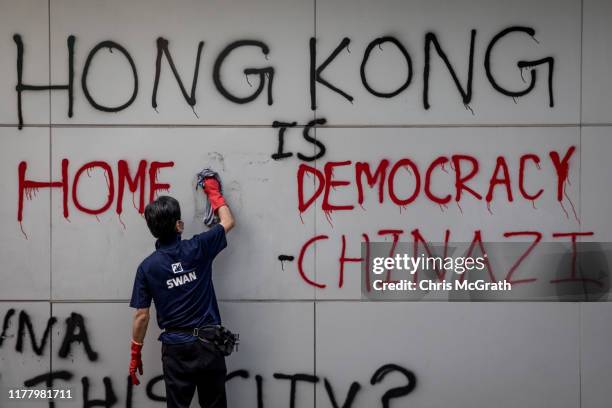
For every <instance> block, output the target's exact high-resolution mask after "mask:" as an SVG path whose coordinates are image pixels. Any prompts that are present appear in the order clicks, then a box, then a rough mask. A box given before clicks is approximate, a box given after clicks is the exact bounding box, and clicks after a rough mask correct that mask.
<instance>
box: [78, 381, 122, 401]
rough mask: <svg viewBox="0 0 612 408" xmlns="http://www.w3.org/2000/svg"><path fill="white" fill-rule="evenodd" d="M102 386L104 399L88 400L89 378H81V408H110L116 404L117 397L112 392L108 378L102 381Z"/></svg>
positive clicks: (111, 384) (111, 385) (111, 383)
mask: <svg viewBox="0 0 612 408" xmlns="http://www.w3.org/2000/svg"><path fill="white" fill-rule="evenodd" d="M102 383H103V384H104V399H89V378H87V377H83V378H81V384H82V385H83V408H91V407H104V408H111V407H112V406H113V405H115V404H116V403H117V396H116V395H115V392H114V391H113V382H112V381H111V379H110V378H109V377H104V378H103V379H102Z"/></svg>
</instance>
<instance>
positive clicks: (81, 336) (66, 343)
mask: <svg viewBox="0 0 612 408" xmlns="http://www.w3.org/2000/svg"><path fill="white" fill-rule="evenodd" d="M74 342H78V343H82V344H83V348H84V350H85V353H86V354H87V358H88V359H89V361H96V360H97V359H98V353H97V352H95V351H94V350H93V349H92V347H91V343H90V342H89V335H88V334H87V330H86V328H85V320H84V319H83V316H82V315H80V314H78V313H71V314H70V317H68V318H67V319H66V334H65V335H64V340H63V341H62V345H61V346H60V349H59V352H58V355H59V356H60V357H61V358H66V357H67V356H68V354H69V353H70V350H71V347H72V343H74Z"/></svg>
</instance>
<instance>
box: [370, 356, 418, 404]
mask: <svg viewBox="0 0 612 408" xmlns="http://www.w3.org/2000/svg"><path fill="white" fill-rule="evenodd" d="M393 371H397V372H400V373H402V374H403V375H404V376H405V377H406V378H407V379H408V384H406V385H405V386H403V387H396V388H392V389H390V390H388V391H387V392H385V393H384V394H383V396H382V398H381V402H382V406H383V408H389V407H390V406H391V403H390V401H391V400H392V399H393V398H399V397H403V396H406V395H408V394H410V393H411V392H412V391H414V389H415V388H416V376H415V375H414V373H413V372H412V371H410V370H407V369H405V368H404V367H400V366H399V365H397V364H385V365H383V366H382V367H380V368H379V369H378V370H376V372H375V373H374V375H372V378H371V379H370V384H372V385H375V384H378V383H379V382H381V381H382V380H383V379H384V378H385V377H386V376H387V374H389V373H391V372H393Z"/></svg>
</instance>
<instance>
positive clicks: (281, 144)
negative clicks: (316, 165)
mask: <svg viewBox="0 0 612 408" xmlns="http://www.w3.org/2000/svg"><path fill="white" fill-rule="evenodd" d="M326 123H327V119H325V118H318V119H313V120H311V121H310V122H308V123H307V124H306V125H304V129H303V131H302V137H303V138H304V140H306V141H307V142H309V143H311V144H313V145H314V146H315V147H316V148H317V149H318V152H316V153H315V154H313V155H307V154H303V153H300V152H298V153H297V157H298V158H299V159H300V160H303V161H306V162H311V161H315V160H317V159H320V158H321V157H323V156H324V155H325V151H326V148H325V145H324V144H323V142H321V140H320V139H318V138H316V137H314V136H312V135H311V134H310V130H311V129H312V128H314V127H316V126H319V125H325V124H326ZM296 125H297V122H278V121H274V122H273V123H272V127H274V128H279V131H278V145H277V149H276V152H275V153H272V155H271V157H272V159H274V160H282V159H286V158H289V157H292V156H293V153H292V152H287V151H285V132H286V130H287V128H291V127H295V126H296Z"/></svg>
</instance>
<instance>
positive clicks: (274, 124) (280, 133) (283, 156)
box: [272, 120, 297, 160]
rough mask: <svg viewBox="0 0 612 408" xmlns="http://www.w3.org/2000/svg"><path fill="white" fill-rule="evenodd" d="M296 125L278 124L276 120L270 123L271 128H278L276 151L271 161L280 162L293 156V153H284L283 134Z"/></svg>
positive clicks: (295, 123)
mask: <svg viewBox="0 0 612 408" xmlns="http://www.w3.org/2000/svg"><path fill="white" fill-rule="evenodd" d="M296 125H297V122H279V121H276V120H275V121H274V122H272V127H273V128H280V129H279V130H278V149H277V150H276V153H273V154H272V159H274V160H281V159H286V158H288V157H291V156H293V153H291V152H285V132H286V131H287V128H288V127H295V126H296Z"/></svg>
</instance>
